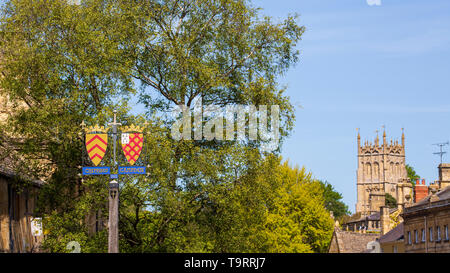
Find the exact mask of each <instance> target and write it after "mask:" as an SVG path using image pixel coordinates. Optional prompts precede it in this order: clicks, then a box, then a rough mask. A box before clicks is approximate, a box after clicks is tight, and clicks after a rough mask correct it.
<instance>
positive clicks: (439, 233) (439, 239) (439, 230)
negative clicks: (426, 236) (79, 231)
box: [436, 226, 441, 242]
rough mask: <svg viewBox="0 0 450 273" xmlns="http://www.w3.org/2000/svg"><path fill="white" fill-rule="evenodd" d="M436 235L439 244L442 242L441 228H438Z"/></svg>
mask: <svg viewBox="0 0 450 273" xmlns="http://www.w3.org/2000/svg"><path fill="white" fill-rule="evenodd" d="M436 233H437V236H436V237H437V238H436V241H437V242H440V241H441V227H439V226H438V227H436Z"/></svg>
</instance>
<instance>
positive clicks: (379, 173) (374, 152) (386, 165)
mask: <svg viewBox="0 0 450 273" xmlns="http://www.w3.org/2000/svg"><path fill="white" fill-rule="evenodd" d="M407 177H408V176H407V173H406V162H405V134H404V132H403V133H402V140H401V143H399V142H398V141H395V142H393V141H392V140H391V141H390V143H388V142H387V141H386V131H384V132H383V142H382V143H380V139H379V137H378V134H377V137H376V138H375V141H374V143H371V142H368V141H365V142H364V144H363V145H361V136H360V134H359V130H358V170H357V175H356V181H357V182H356V187H357V195H358V200H357V203H356V212H357V213H358V212H360V213H361V215H362V216H368V215H370V214H372V213H376V212H380V207H382V206H384V205H385V194H386V193H389V194H390V195H392V196H393V197H394V198H395V199H396V200H397V204H398V206H399V208H403V207H404V205H405V204H406V203H411V202H412V185H411V183H409V181H408V179H407Z"/></svg>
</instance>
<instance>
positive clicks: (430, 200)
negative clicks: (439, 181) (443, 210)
mask: <svg viewBox="0 0 450 273" xmlns="http://www.w3.org/2000/svg"><path fill="white" fill-rule="evenodd" d="M444 206H450V186H447V187H445V188H444V189H442V190H440V191H438V192H437V193H435V194H431V195H428V196H427V197H425V198H424V199H422V200H421V201H420V202H417V203H415V204H413V205H412V206H409V207H406V208H405V210H404V211H403V216H406V215H411V214H414V213H420V212H423V211H426V210H428V209H432V208H438V207H444Z"/></svg>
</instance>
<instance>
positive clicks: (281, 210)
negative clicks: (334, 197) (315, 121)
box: [265, 163, 333, 252]
mask: <svg viewBox="0 0 450 273" xmlns="http://www.w3.org/2000/svg"><path fill="white" fill-rule="evenodd" d="M276 173H277V175H276V176H277V179H278V180H279V183H280V187H279V188H278V189H277V192H276V193H277V194H276V196H275V199H274V201H273V207H272V208H271V209H270V210H269V212H268V216H267V223H266V230H265V232H266V234H267V237H268V245H269V251H270V252H320V251H324V250H325V248H326V247H327V246H328V243H329V240H330V238H331V234H332V230H333V220H332V219H331V217H330V214H329V212H328V211H327V210H326V209H325V207H324V205H323V203H324V202H323V192H322V188H321V185H320V183H319V182H318V181H314V180H313V179H312V178H311V174H310V173H307V172H306V170H305V168H302V169H298V168H295V169H292V168H291V167H289V165H288V164H287V163H284V164H283V165H280V166H279V167H278V168H277V170H276Z"/></svg>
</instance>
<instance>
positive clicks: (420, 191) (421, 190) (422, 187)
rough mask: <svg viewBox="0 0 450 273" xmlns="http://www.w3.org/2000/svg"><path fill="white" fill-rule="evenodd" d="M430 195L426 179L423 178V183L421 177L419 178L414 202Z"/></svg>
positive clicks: (415, 188)
mask: <svg viewBox="0 0 450 273" xmlns="http://www.w3.org/2000/svg"><path fill="white" fill-rule="evenodd" d="M427 196H428V187H427V185H426V183H425V179H422V183H420V179H417V182H416V186H415V187H414V197H415V200H414V203H417V202H420V201H421V200H422V199H424V198H425V197H427Z"/></svg>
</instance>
